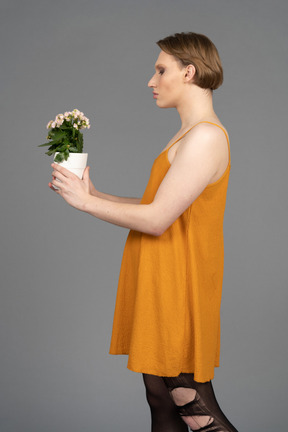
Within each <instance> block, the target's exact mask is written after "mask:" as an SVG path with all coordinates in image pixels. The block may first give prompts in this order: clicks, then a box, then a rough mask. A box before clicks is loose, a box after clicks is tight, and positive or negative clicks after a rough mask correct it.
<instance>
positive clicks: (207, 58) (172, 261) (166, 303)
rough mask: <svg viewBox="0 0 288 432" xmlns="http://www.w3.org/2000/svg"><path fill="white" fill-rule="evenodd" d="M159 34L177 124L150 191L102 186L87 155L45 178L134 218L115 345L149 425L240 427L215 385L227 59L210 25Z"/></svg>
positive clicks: (70, 196)
mask: <svg viewBox="0 0 288 432" xmlns="http://www.w3.org/2000/svg"><path fill="white" fill-rule="evenodd" d="M157 44H158V46H159V48H160V54H159V57H158V59H157V61H156V64H155V74H154V75H153V77H152V78H151V80H150V81H149V83H148V87H149V88H150V89H152V90H153V97H154V99H155V101H156V104H157V106H158V107H160V108H176V110H177V111H178V113H179V116H180V119H181V128H180V130H179V131H178V132H177V133H176V134H175V136H174V137H173V138H172V139H171V141H170V142H169V143H168V144H167V146H166V147H165V148H164V149H163V151H162V152H161V153H160V154H159V156H158V157H157V158H156V159H155V161H154V164H153V166H152V170H151V175H150V179H149V182H148V184H147V187H146V190H145V192H144V195H143V197H142V198H141V199H139V198H123V197H118V196H113V195H109V194H105V193H102V192H100V191H98V190H97V189H96V188H95V187H94V185H93V183H92V182H91V180H90V178H89V168H88V167H87V168H86V170H85V171H84V175H83V179H82V180H80V179H78V178H77V177H76V176H75V175H74V174H72V173H70V172H69V171H67V170H66V169H64V168H63V167H61V166H59V165H57V164H52V167H53V172H52V181H51V182H50V183H49V187H50V188H51V189H52V190H54V191H55V192H56V193H57V194H58V195H60V196H61V197H62V198H64V199H65V200H66V201H67V202H68V203H69V204H70V205H71V206H73V207H75V208H76V209H79V210H81V211H84V212H87V213H89V214H91V215H93V216H95V217H96V218H99V219H102V220H104V221H107V222H109V223H112V224H115V225H118V226H121V227H125V228H128V229H129V230H130V232H129V234H128V238H127V241H126V245H125V249H124V253H123V259H122V265H121V271H120V276H119V286H118V291H117V298H116V306H115V314H114V322H113V330H112V338H111V347H110V353H111V354H127V355H128V368H129V369H131V370H132V371H135V372H138V373H142V374H143V379H144V384H145V388H146V395H147V400H148V403H149V406H150V409H151V418H152V432H181V431H187V426H189V428H190V429H192V430H193V431H196V430H197V431H205V432H235V431H236V429H235V427H234V426H232V424H231V423H230V422H229V420H228V419H227V418H226V416H225V415H224V414H223V412H222V410H221V409H220V407H219V405H218V403H217V400H216V397H215V394H214V390H213V387H212V379H213V377H214V368H215V367H217V366H219V353H220V303H221V291H222V280H223V266H224V242H223V219H224V209H225V201H226V192H227V187H228V179H229V173H230V144H229V138H228V134H227V131H226V129H225V128H224V126H223V125H222V123H221V122H220V120H219V118H218V117H217V115H216V113H215V111H214V107H213V90H215V89H217V88H218V87H219V86H220V85H221V84H222V81H223V71H222V65H221V61H220V58H219V54H218V51H217V49H216V47H215V45H214V44H213V43H212V42H211V40H210V39H209V38H208V37H206V36H204V35H202V34H196V33H192V32H189V33H176V34H175V35H172V36H168V37H166V38H164V39H162V40H160V41H158V42H157ZM59 181H61V183H60V182H59ZM56 187H57V188H56ZM236 432H237V431H236Z"/></svg>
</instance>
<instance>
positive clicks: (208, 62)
mask: <svg viewBox="0 0 288 432" xmlns="http://www.w3.org/2000/svg"><path fill="white" fill-rule="evenodd" d="M157 45H158V46H159V47H160V49H161V50H162V51H164V52H166V53H167V54H170V55H173V56H174V57H175V58H176V59H177V60H179V62H180V63H181V65H182V66H188V65H190V64H192V65H193V66H194V67H195V69H196V73H195V76H194V80H193V83H194V84H196V85H197V86H199V87H201V88H203V89H211V90H216V89H217V88H218V87H220V85H221V84H222V82H223V69H222V64H221V60H220V57H219V53H218V51H217V48H216V47H215V45H214V44H213V42H212V41H211V40H210V39H209V38H208V37H207V36H204V35H202V34H198V33H192V32H189V33H175V34H174V35H172V36H167V37H166V38H164V39H161V40H159V41H158V42H157Z"/></svg>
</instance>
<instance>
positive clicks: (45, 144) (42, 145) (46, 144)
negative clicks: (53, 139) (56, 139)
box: [38, 142, 51, 147]
mask: <svg viewBox="0 0 288 432" xmlns="http://www.w3.org/2000/svg"><path fill="white" fill-rule="evenodd" d="M50 144H51V143H49V142H48V143H44V144H40V145H38V147H45V146H48V145H50Z"/></svg>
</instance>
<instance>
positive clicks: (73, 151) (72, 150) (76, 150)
mask: <svg viewBox="0 0 288 432" xmlns="http://www.w3.org/2000/svg"><path fill="white" fill-rule="evenodd" d="M69 152H70V153H78V149H77V147H69Z"/></svg>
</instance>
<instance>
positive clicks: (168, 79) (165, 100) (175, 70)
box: [148, 51, 185, 108]
mask: <svg viewBox="0 0 288 432" xmlns="http://www.w3.org/2000/svg"><path fill="white" fill-rule="evenodd" d="M184 84H185V67H182V66H181V64H180V63H179V61H178V60H177V59H176V58H175V57H174V56H172V55H170V54H167V53H165V52H164V51H161V52H160V54H159V57H158V59H157V61H156V64H155V74H154V75H153V77H152V78H151V79H150V81H149V82H148V87H150V88H152V89H153V97H154V99H156V103H157V105H158V106H159V107H160V108H173V107H177V105H178V104H179V103H180V102H181V99H182V98H183V94H184V92H183V90H184V87H185V85H184Z"/></svg>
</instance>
